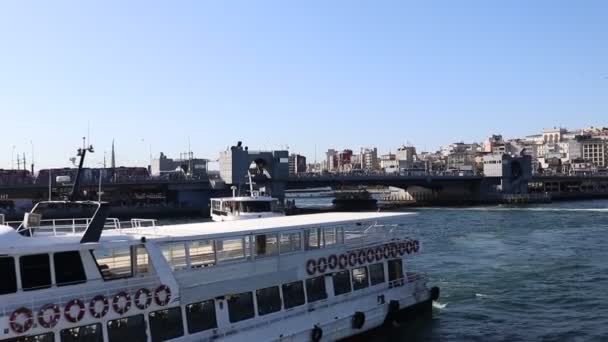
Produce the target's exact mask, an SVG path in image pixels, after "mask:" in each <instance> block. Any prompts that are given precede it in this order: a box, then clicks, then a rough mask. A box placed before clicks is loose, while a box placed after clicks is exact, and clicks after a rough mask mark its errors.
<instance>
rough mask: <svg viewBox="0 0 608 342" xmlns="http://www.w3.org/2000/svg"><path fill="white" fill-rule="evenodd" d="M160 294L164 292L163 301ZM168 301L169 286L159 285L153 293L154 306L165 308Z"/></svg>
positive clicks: (169, 294) (169, 295)
mask: <svg viewBox="0 0 608 342" xmlns="http://www.w3.org/2000/svg"><path fill="white" fill-rule="evenodd" d="M161 292H164V297H165V298H164V299H163V298H162V296H161ZM170 300H171V289H170V288H169V286H167V285H161V286H159V287H157V288H156V290H155V291H154V301H155V302H156V304H158V305H160V306H165V305H167V304H169V301H170Z"/></svg>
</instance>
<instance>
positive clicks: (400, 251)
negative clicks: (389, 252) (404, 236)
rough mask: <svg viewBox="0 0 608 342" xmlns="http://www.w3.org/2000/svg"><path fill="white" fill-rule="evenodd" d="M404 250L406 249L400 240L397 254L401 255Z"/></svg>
mask: <svg viewBox="0 0 608 342" xmlns="http://www.w3.org/2000/svg"><path fill="white" fill-rule="evenodd" d="M405 251H406V249H405V242H401V243H400V244H399V255H400V256H403V255H404V254H405Z"/></svg>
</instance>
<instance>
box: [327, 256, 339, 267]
mask: <svg viewBox="0 0 608 342" xmlns="http://www.w3.org/2000/svg"><path fill="white" fill-rule="evenodd" d="M327 266H329V269H330V270H335V269H336V267H338V256H337V255H335V254H332V255H330V256H329V258H327Z"/></svg>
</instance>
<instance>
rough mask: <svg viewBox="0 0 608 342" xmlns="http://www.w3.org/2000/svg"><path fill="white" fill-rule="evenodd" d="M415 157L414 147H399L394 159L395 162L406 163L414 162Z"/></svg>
mask: <svg viewBox="0 0 608 342" xmlns="http://www.w3.org/2000/svg"><path fill="white" fill-rule="evenodd" d="M415 157H416V148H415V147H414V146H405V145H403V146H401V147H399V148H398V149H397V153H396V158H397V160H403V161H406V162H408V163H412V162H414V158H415Z"/></svg>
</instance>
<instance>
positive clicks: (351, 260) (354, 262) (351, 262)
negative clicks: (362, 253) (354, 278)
mask: <svg viewBox="0 0 608 342" xmlns="http://www.w3.org/2000/svg"><path fill="white" fill-rule="evenodd" d="M348 264H349V265H350V267H354V266H355V265H357V254H356V253H354V252H350V254H348Z"/></svg>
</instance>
